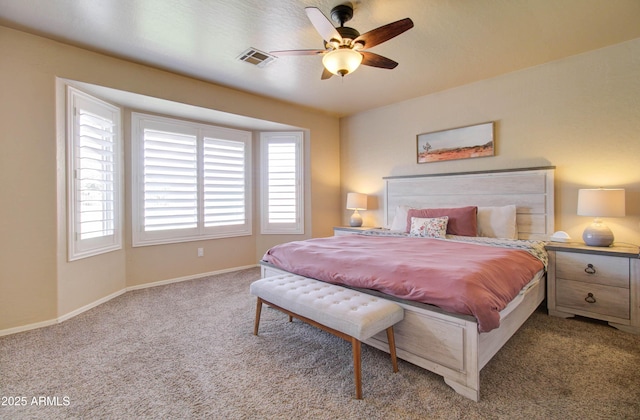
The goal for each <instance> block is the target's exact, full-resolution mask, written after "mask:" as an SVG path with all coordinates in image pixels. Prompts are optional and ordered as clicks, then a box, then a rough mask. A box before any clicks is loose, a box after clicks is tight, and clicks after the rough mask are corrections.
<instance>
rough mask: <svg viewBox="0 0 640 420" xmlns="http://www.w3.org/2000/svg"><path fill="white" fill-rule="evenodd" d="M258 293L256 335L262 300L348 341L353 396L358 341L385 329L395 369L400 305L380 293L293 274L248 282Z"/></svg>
mask: <svg viewBox="0 0 640 420" xmlns="http://www.w3.org/2000/svg"><path fill="white" fill-rule="evenodd" d="M250 292H251V294H252V295H255V296H257V298H258V303H257V306H256V320H255V324H254V328H253V334H254V335H258V326H259V325H260V313H261V310H262V304H263V303H265V304H267V305H269V306H271V307H272V308H274V309H278V310H280V311H282V312H284V313H285V314H287V315H289V321H291V320H292V318H298V319H300V320H302V321H304V322H307V323H309V324H311V325H314V326H316V327H318V328H321V329H322V330H324V331H327V332H330V333H332V334H334V335H336V336H338V337H341V338H343V339H345V340H347V341H350V342H351V345H352V349H353V374H354V379H355V386H356V398H357V399H361V398H362V380H361V362H360V361H361V357H360V345H361V341H363V340H366V339H367V338H369V337H372V336H373V335H375V334H377V333H379V332H380V331H382V330H385V329H386V331H387V339H388V341H389V353H390V354H391V363H392V365H393V371H394V372H397V371H398V362H397V359H396V346H395V340H394V336H393V325H394V324H396V323H397V322H399V321H401V320H402V319H403V318H404V310H403V309H402V307H400V305H398V304H396V303H394V302H391V301H389V300H385V299H381V298H379V297H375V296H371V295H367V294H365V293H360V292H358V291H355V290H351V289H347V288H345V287H341V286H338V285H334V284H329V283H325V282H322V281H318V280H313V279H310V278H307V277H302V276H298V275H294V274H286V275H277V276H272V277H266V278H264V279H261V280H257V281H255V282H254V283H252V284H251V286H250Z"/></svg>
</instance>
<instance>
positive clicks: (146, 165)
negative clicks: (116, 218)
mask: <svg viewBox="0 0 640 420" xmlns="http://www.w3.org/2000/svg"><path fill="white" fill-rule="evenodd" d="M131 127H132V146H133V147H132V159H131V160H132V171H131V172H132V178H133V185H132V197H133V205H132V223H133V228H132V233H133V241H132V243H133V246H144V245H156V244H165V243H173V242H185V241H195V240H203V239H213V238H227V237H233V236H244V235H251V234H252V233H253V232H252V225H251V198H250V197H251V168H250V166H249V165H248V164H247V162H250V161H251V133H250V132H248V131H241V130H233V129H228V128H222V127H215V126H212V125H205V124H197V123H192V122H187V121H181V120H176V119H172V118H165V117H158V116H152V115H145V114H139V113H132V117H131Z"/></svg>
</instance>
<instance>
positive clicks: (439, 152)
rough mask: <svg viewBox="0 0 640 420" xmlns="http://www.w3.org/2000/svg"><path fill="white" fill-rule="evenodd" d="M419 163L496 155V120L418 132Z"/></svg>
mask: <svg viewBox="0 0 640 420" xmlns="http://www.w3.org/2000/svg"><path fill="white" fill-rule="evenodd" d="M416 143H417V150H416V152H417V159H418V163H430V162H442V161H447V160H458V159H470V158H477V157H487V156H494V121H489V122H485V123H480V124H474V125H467V126H464V127H457V128H451V129H447V130H440V131H433V132H430V133H423V134H418V136H417V141H416Z"/></svg>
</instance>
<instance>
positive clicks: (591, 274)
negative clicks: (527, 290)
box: [546, 242, 640, 334]
mask: <svg viewBox="0 0 640 420" xmlns="http://www.w3.org/2000/svg"><path fill="white" fill-rule="evenodd" d="M546 248H547V251H548V253H549V270H548V272H547V307H548V309H549V315H553V316H559V317H562V318H568V317H572V316H575V315H580V316H585V317H589V318H596V319H601V320H604V321H607V322H608V323H609V325H611V326H613V327H616V328H618V329H620V330H623V331H627V332H631V333H634V334H640V259H639V255H638V252H639V251H638V247H633V246H613V247H606V248H604V247H593V246H586V245H585V244H582V243H555V242H552V243H549V244H547V246H546Z"/></svg>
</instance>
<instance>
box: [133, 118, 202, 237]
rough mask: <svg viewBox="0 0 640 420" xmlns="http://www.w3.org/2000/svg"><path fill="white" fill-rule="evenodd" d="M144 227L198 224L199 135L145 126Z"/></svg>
mask: <svg viewBox="0 0 640 420" xmlns="http://www.w3.org/2000/svg"><path fill="white" fill-rule="evenodd" d="M143 142H144V148H143V150H144V152H143V153H144V156H143V162H144V164H143V166H144V230H145V231H147V232H152V231H160V230H175V229H194V228H197V226H198V153H197V137H196V136H195V135H191V134H185V133H180V132H169V131H161V130H155V129H150V128H145V129H144V140H143Z"/></svg>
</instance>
